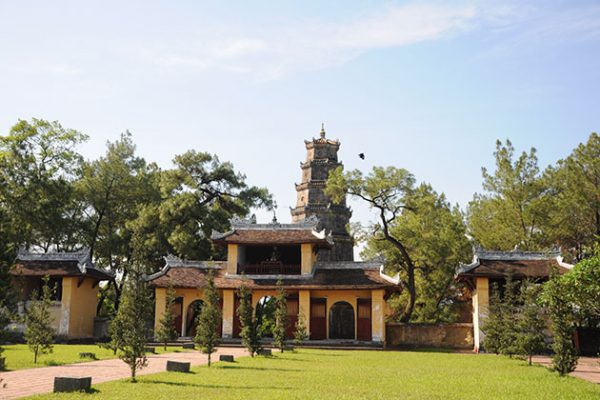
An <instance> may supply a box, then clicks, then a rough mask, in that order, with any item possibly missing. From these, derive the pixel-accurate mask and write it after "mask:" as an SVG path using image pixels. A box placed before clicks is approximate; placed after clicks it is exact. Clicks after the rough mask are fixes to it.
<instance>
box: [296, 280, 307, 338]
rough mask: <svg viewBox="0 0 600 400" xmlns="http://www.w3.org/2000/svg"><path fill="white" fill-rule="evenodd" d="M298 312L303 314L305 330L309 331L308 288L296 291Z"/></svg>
mask: <svg viewBox="0 0 600 400" xmlns="http://www.w3.org/2000/svg"><path fill="white" fill-rule="evenodd" d="M298 306H299V310H298V311H299V312H300V313H302V314H303V315H304V324H305V325H306V331H307V332H309V333H310V290H300V291H298Z"/></svg>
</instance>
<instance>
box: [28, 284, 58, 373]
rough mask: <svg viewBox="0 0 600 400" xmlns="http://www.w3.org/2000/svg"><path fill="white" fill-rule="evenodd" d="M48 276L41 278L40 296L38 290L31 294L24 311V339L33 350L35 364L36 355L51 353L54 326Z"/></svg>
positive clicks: (35, 362)
mask: <svg viewBox="0 0 600 400" xmlns="http://www.w3.org/2000/svg"><path fill="white" fill-rule="evenodd" d="M49 281H50V278H49V277H48V276H45V277H44V278H43V279H42V282H43V284H42V293H41V298H39V299H38V292H37V291H34V292H33V294H32V299H34V300H32V301H31V304H30V305H29V306H28V307H27V310H26V312H25V323H26V328H25V341H26V342H27V346H28V347H29V349H30V350H31V351H32V352H33V363H34V364H37V360H38V356H39V355H42V354H47V353H52V350H53V344H54V328H53V327H52V314H50V308H51V307H52V288H51V287H50V284H49Z"/></svg>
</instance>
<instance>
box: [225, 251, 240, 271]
mask: <svg viewBox="0 0 600 400" xmlns="http://www.w3.org/2000/svg"><path fill="white" fill-rule="evenodd" d="M237 264H238V245H237V244H228V245H227V273H228V274H230V275H235V274H237Z"/></svg>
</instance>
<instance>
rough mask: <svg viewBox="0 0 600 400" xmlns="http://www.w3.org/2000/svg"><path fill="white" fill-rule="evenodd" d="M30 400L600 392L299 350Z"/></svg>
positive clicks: (403, 358) (428, 357) (495, 370)
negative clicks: (91, 390)
mask: <svg viewBox="0 0 600 400" xmlns="http://www.w3.org/2000/svg"><path fill="white" fill-rule="evenodd" d="M34 398H35V399H46V400H49V399H61V400H66V399H87V400H102V399H127V400H136V399H144V400H147V399H165V400H167V399H168V400H172V399H224V400H226V399H232V400H234V399H235V400H239V399H250V398H252V399H261V400H264V399H286V400H289V399H335V400H343V399H461V400H462V399H596V400H597V399H599V398H600V387H599V386H598V385H594V384H592V383H589V382H585V381H582V380H579V379H576V378H571V377H567V378H560V377H559V376H558V375H556V374H554V373H552V372H550V371H548V370H547V369H545V368H544V367H540V366H533V367H529V366H527V365H526V363H524V362H522V361H518V360H511V359H508V358H505V357H500V356H494V355H472V354H452V353H436V352H395V351H394V352H392V351H389V352H383V351H327V350H305V349H302V350H300V351H298V352H296V353H288V352H286V353H285V354H276V355H275V356H274V357H257V358H254V359H251V358H248V357H246V358H241V359H239V360H238V361H237V362H236V363H232V364H229V363H216V364H213V366H212V367H211V368H208V367H206V366H201V367H196V368H194V369H193V372H192V373H190V374H183V373H161V374H155V375H147V376H142V377H140V378H139V382H138V383H135V384H133V383H129V382H127V381H117V382H108V383H103V384H99V385H94V391H93V392H92V393H74V394H61V395H53V394H51V395H44V396H37V397H34Z"/></svg>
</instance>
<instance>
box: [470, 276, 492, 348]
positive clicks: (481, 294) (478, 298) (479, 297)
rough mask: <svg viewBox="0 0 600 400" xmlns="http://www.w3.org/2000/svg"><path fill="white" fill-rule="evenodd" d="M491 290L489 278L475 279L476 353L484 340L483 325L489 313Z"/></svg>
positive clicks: (474, 331)
mask: <svg viewBox="0 0 600 400" xmlns="http://www.w3.org/2000/svg"><path fill="white" fill-rule="evenodd" d="M489 290H490V288H489V282H488V278H476V279H475V292H474V293H473V344H474V348H475V351H479V347H480V344H481V342H482V340H483V332H482V331H481V325H482V323H483V319H485V318H486V317H487V315H488V312H489V303H490V294H489Z"/></svg>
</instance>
